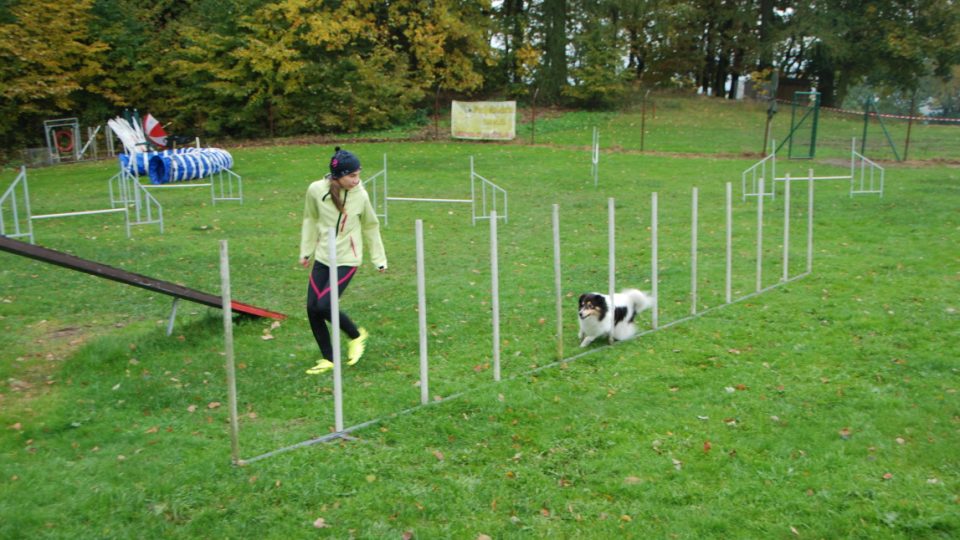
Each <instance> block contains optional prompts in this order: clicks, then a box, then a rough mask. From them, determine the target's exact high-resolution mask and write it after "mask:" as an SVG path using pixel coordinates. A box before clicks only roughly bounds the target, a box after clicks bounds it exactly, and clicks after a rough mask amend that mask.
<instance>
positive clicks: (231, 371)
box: [220, 240, 243, 465]
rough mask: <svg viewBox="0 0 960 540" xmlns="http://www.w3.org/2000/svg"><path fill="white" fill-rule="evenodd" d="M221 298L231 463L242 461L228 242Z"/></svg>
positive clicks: (223, 248) (222, 255) (223, 250)
mask: <svg viewBox="0 0 960 540" xmlns="http://www.w3.org/2000/svg"><path fill="white" fill-rule="evenodd" d="M220 296H221V297H222V300H223V309H222V310H221V311H222V312H223V345H224V352H225V354H226V356H227V406H228V408H229V409H230V461H231V462H233V464H234V465H243V461H242V460H241V459H240V422H239V421H238V420H237V370H236V367H235V366H234V360H233V309H232V308H231V307H230V306H231V305H232V300H231V298H230V255H229V253H228V250H227V241H226V240H221V241H220Z"/></svg>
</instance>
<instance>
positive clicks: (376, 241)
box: [361, 196, 387, 268]
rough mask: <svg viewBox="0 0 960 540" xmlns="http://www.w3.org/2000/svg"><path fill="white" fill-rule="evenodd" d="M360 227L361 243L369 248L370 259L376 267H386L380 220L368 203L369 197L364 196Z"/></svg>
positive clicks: (385, 253)
mask: <svg viewBox="0 0 960 540" xmlns="http://www.w3.org/2000/svg"><path fill="white" fill-rule="evenodd" d="M363 204H364V208H363V214H362V215H361V227H362V228H363V243H364V244H366V245H367V246H369V248H370V259H371V260H372V261H373V264H374V266H376V267H377V268H386V267H387V252H386V250H384V248H383V239H382V238H380V220H379V219H377V212H376V211H375V210H374V209H373V205H372V204H370V197H366V196H365V197H364V202H363Z"/></svg>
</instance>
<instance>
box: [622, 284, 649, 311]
mask: <svg viewBox="0 0 960 540" xmlns="http://www.w3.org/2000/svg"><path fill="white" fill-rule="evenodd" d="M620 294H622V295H624V296H626V297H627V298H629V299H630V301H631V302H633V309H634V310H636V312H637V313H640V312H641V311H644V310H647V309H650V308H652V307H653V303H654V299H653V298H652V297H650V296H648V295H647V294H646V293H644V292H643V291H641V290H638V289H624V290H622V291H620Z"/></svg>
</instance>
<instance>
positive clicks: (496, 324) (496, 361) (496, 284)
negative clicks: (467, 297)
mask: <svg viewBox="0 0 960 540" xmlns="http://www.w3.org/2000/svg"><path fill="white" fill-rule="evenodd" d="M498 267H499V265H498V262H497V211H496V210H494V211H492V212H490V297H491V298H490V304H491V305H492V306H493V380H495V381H499V380H500V277H499V270H498Z"/></svg>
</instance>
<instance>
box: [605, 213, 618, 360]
mask: <svg viewBox="0 0 960 540" xmlns="http://www.w3.org/2000/svg"><path fill="white" fill-rule="evenodd" d="M616 221H617V220H616V210H615V204H614V201H613V197H610V198H609V199H607V252H608V259H607V290H608V291H610V303H611V304H613V305H611V306H610V309H611V310H612V309H614V306H615V305H616V303H615V302H614V301H613V295H614V294H615V291H616V286H617V278H616V274H617V263H616V261H617V254H616V251H617V241H616ZM607 340H608V341H609V343H613V332H610V335H609V336H607Z"/></svg>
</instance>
